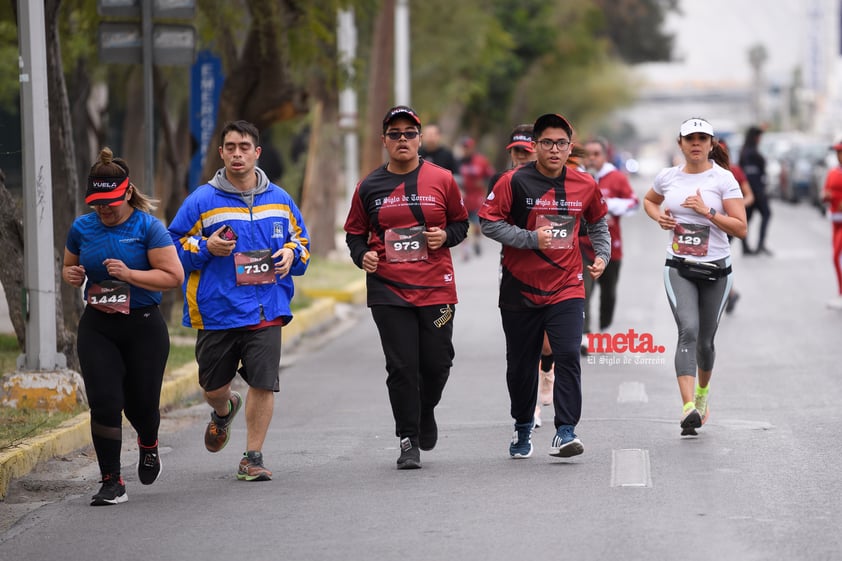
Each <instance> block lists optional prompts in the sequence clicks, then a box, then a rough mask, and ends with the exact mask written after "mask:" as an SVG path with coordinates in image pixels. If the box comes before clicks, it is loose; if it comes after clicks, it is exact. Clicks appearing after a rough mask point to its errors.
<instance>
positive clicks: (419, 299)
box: [345, 161, 468, 306]
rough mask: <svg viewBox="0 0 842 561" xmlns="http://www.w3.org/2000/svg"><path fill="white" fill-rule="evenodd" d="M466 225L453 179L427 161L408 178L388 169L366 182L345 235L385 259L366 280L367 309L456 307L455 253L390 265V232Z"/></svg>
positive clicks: (447, 251)
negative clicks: (360, 239) (354, 237)
mask: <svg viewBox="0 0 842 561" xmlns="http://www.w3.org/2000/svg"><path fill="white" fill-rule="evenodd" d="M467 220H468V213H467V211H466V210H465V206H464V205H463V203H462V195H461V193H460V192H459V186H458V185H457V184H456V181H454V179H453V174H451V173H450V171H448V170H446V169H444V168H441V167H439V166H437V165H435V164H432V163H430V162H424V161H422V162H421V165H419V166H418V167H417V168H415V170H414V171H412V172H410V173H407V174H395V173H391V172H389V171H387V170H386V166H383V167H380V168H378V169H376V170H375V171H373V172H372V173H371V174H369V175H368V177H366V178H365V179H363V180H362V181H361V182H360V183H359V184H358V185H357V188H356V190H355V192H354V197H353V199H352V200H351V210H350V211H349V213H348V218H347V220H346V221H345V231H346V232H347V233H348V234H350V235H357V236H363V235H367V236H368V249H369V250H373V251H376V252H377V255H378V257H379V258H380V260H379V262H378V264H377V271H376V272H375V273H372V274H368V275H367V276H366V280H367V282H366V285H367V291H368V305H369V306H373V305H377V304H388V305H393V306H432V305H437V304H455V303H456V302H457V298H456V281H455V279H454V275H453V261H452V260H451V258H450V249H449V248H448V247H442V248H440V249H437V250H435V251H428V252H427V253H426V256H425V257H424V258H422V259H416V260H406V261H400V260H391V259H389V258H387V256H386V247H385V242H386V232H387V231H389V230H393V229H395V228H397V229H401V230H402V229H407V228H412V227H414V226H424V227H425V229H426V228H430V227H433V226H438V227H439V228H441V229H445V227H446V226H447V225H448V224H452V223H454V222H466V224H467ZM465 229H466V230H467V226H466V227H465Z"/></svg>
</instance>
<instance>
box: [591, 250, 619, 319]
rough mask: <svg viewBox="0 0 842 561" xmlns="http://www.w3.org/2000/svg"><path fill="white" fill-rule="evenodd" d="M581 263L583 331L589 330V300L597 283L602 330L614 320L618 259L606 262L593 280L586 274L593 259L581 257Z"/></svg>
mask: <svg viewBox="0 0 842 561" xmlns="http://www.w3.org/2000/svg"><path fill="white" fill-rule="evenodd" d="M582 264H583V265H584V267H583V269H584V270H585V274H584V277H583V280H584V283H585V327H584V330H583V331H584V332H585V333H590V332H591V318H590V301H591V294H593V289H594V286H596V285H597V284H598V285H599V331H600V332H603V331H605V330H606V329H607V328H608V327H610V325H611V322H612V321H614V308H615V307H616V305H617V281H619V280H620V261H614V260H613V259H612V260H611V261H609V262H608V265H606V267H605V271H603V273H602V275H601V276H600V277H599V278H598V279H597V280H593V279H592V278H591V276H590V275H589V274H588V270H587V268H588V267H589V266H591V265H593V261H590V260H588V259H586V258H585V257H584V256H583V257H582Z"/></svg>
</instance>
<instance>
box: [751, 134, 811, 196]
mask: <svg viewBox="0 0 842 561" xmlns="http://www.w3.org/2000/svg"><path fill="white" fill-rule="evenodd" d="M802 139H803V135H802V134H800V133H795V132H767V133H764V134H763V135H762V136H761V137H760V145H759V146H758V148H759V150H760V153H761V154H763V156H764V157H765V158H766V192H767V193H768V195H769V196H770V197H776V198H779V199H783V200H792V184H791V174H792V165H793V161H792V159H791V158H790V157H789V154H790V153H791V152H792V149H793V147H794V146H795V145H796V144H798V143H799V142H801V141H802Z"/></svg>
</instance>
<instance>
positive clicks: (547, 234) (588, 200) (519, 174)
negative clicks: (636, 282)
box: [479, 114, 610, 458]
mask: <svg viewBox="0 0 842 561" xmlns="http://www.w3.org/2000/svg"><path fill="white" fill-rule="evenodd" d="M572 135H573V128H572V127H571V126H570V123H569V122H568V121H567V119H565V118H564V117H562V116H561V115H556V114H547V115H542V116H541V117H539V118H538V120H537V121H535V124H534V125H533V141H532V142H533V146H534V147H535V151H536V153H537V156H538V159H537V161H535V162H530V163H527V164H524V165H522V166H520V167H519V168H517V169H515V170H513V171H510V172H508V173H506V174H504V175H503V177H501V178H500V180H499V181H498V182H497V183H496V184H495V185H494V189H493V190H492V191H491V194H490V195H489V196H488V199H487V200H486V201H485V203H484V204H483V206H482V209H481V210H480V212H479V217H480V220H481V225H482V232H483V234H485V235H486V236H488V237H489V238H491V239H493V240H497V241H499V242H500V243H502V244H503V260H502V278H501V280H500V298H499V305H500V315H501V318H502V323H503V331H504V332H505V335H506V360H507V368H506V381H507V384H508V388H509V398H510V400H511V409H510V412H511V415H512V417H513V418H514V420H515V432H514V436H513V437H512V443H511V445H510V446H509V455H510V456H511V457H513V458H526V457H529V456H531V455H532V439H531V437H532V428H533V415H534V413H535V404H536V401H537V392H538V376H537V372H536V371H537V369H538V363H539V359H540V354H541V344H542V342H543V337H544V332H545V331H546V333H547V336H548V337H549V340H550V345H551V347H552V350H553V355H554V360H555V385H554V388H553V405H554V409H555V419H554V421H555V428H556V434H555V436H554V437H553V441H552V445H551V447H550V455H552V456H558V457H569V456H576V455H578V454H581V453H582V452H583V451H584V447H583V446H582V442H581V440H579V438H578V437H577V436H576V434H575V432H574V431H575V428H576V424H577V423H578V422H579V418H580V416H581V412H582V388H581V365H580V363H579V344H580V343H581V341H582V316H583V313H584V297H585V289H584V285H583V282H582V277H583V270H582V257H581V254H580V253H579V246H578V242H577V236H578V233H579V228H580V224H581V221H582V219H584V220H585V221H586V222H587V223H588V224H589V226H588V232H589V234H590V235H591V239H592V241H593V242H594V248H595V249H596V254H597V257H596V260H595V261H594V264H593V266H591V267H590V268H589V269H588V273H589V274H590V275H591V276H592V277H593V278H599V276H600V275H601V274H602V272H603V271H604V270H605V266H606V264H607V263H608V261H609V260H610V241H609V240H610V238H609V234H608V225H607V222H606V220H605V214H606V213H607V212H608V209H607V208H606V205H605V201H604V199H603V198H602V195H601V194H600V192H599V188H598V187H597V184H596V181H594V179H593V177H591V176H590V175H588V174H586V173H584V172H581V171H578V170H576V169H573V168H571V167H569V166H566V165H565V163H566V161H567V158H568V156H569V154H570V150H571V144H570V142H571V138H572Z"/></svg>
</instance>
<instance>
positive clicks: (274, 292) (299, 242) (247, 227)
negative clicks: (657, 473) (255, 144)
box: [169, 168, 310, 329]
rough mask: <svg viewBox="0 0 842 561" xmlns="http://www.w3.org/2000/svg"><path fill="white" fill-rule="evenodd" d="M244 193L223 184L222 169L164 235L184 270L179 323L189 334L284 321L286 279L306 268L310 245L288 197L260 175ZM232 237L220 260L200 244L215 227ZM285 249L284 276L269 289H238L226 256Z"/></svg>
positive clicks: (288, 294) (289, 287)
mask: <svg viewBox="0 0 842 561" xmlns="http://www.w3.org/2000/svg"><path fill="white" fill-rule="evenodd" d="M255 171H256V174H257V177H258V182H257V187H256V188H255V189H253V190H251V191H246V192H241V191H239V190H238V189H237V188H235V187H234V186H233V185H231V183H230V182H229V181H228V179H227V178H226V177H225V168H222V169H220V170H218V171H217V172H216V175H215V176H214V177H213V179H211V180H210V181H209V182H208V183H206V184H204V185H202V186H200V187H199V188H197V189H196V190H195V191H193V193H191V194H190V195H189V196H188V197H187V199H185V201H184V203H183V204H182V205H181V208H180V209H179V210H178V213H177V214H176V215H175V218H173V220H172V223H171V224H170V227H169V233H170V236H172V239H173V242H174V243H175V247H176V249H177V250H178V256H179V258H180V259H181V264H182V266H183V267H184V272H185V278H184V285H183V287H182V288H183V290H184V317H183V321H182V323H183V324H184V325H185V326H187V327H193V328H196V329H236V328H243V327H250V326H254V325H257V324H259V323H261V322H262V321H272V320H276V319H281V321H282V323H283V324H287V323H288V322H289V321H290V320H291V319H292V312H291V311H290V301H291V300H292V297H293V294H294V292H295V287H294V286H293V282H292V278H291V277H292V276H293V275H303V274H304V271H306V270H307V265H308V264H309V263H310V251H309V246H310V239H309V236H308V234H307V227H306V226H305V225H304V220H303V219H302V217H301V212H300V211H299V210H298V207H297V206H296V205H295V202H294V201H293V200H292V197H290V196H289V194H288V193H287V192H286V191H284V190H283V189H282V188H280V187H279V186H277V185H275V184H274V183H270V182H269V179H268V178H267V177H266V174H265V173H264V172H263V170H261V169H260V168H255ZM223 225H228V226H230V227H231V228H232V229H233V230H234V231H235V232H236V233H237V236H238V238H237V246H236V247H235V248H234V252H232V254H231V255H229V256H228V257H217V256H215V255H212V254H211V253H210V252H209V251H208V247H207V240H208V237H210V236H211V234H213V233H214V232H215V231H216V230H218V229H219V228H220V227H221V226H223ZM284 247H288V248H290V249H292V250H293V251H294V252H295V258H294V259H293V264H292V267H291V269H290V273H289V274H288V275H286V276H285V277H284V278H282V279H279V278H278V277H277V276H276V277H275V283H274V284H262V285H249V286H238V285H237V282H236V273H235V265H234V255H233V254H234V253H236V252H243V251H254V250H260V249H269V250H270V253H271V254H274V253H275V252H276V251H278V250H279V249H281V248H284Z"/></svg>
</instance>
